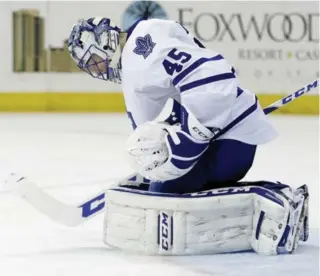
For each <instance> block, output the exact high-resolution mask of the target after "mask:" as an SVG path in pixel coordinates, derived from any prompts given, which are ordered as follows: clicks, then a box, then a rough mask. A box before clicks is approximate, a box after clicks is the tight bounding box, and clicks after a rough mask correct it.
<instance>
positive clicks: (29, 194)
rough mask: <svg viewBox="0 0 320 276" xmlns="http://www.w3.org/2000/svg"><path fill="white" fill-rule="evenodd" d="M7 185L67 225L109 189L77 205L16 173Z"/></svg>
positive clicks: (90, 213) (96, 206)
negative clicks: (59, 197)
mask: <svg viewBox="0 0 320 276" xmlns="http://www.w3.org/2000/svg"><path fill="white" fill-rule="evenodd" d="M318 85H319V80H315V81H314V82H312V83H309V84H307V85H306V86H304V87H302V88H301V89H299V90H297V91H296V92H294V93H292V94H290V95H288V96H286V97H284V98H283V99H281V100H279V101H277V102H275V103H273V104H271V105H269V106H268V107H266V108H265V109H264V113H265V114H269V113H271V112H273V111H275V110H277V109H278V108H280V107H281V106H284V105H286V104H288V103H289V102H291V101H293V100H295V99H297V98H299V97H301V96H302V95H304V94H306V93H308V92H309V91H310V90H312V89H313V88H317V87H318ZM6 185H7V186H8V188H9V189H10V190H11V191H13V192H14V193H16V194H18V195H20V196H21V197H22V198H23V199H24V200H25V201H27V202H28V203H29V204H30V205H32V206H33V207H34V208H35V209H37V210H38V211H39V212H41V213H43V214H45V215H46V216H48V217H49V218H50V219H52V220H53V221H56V222H59V223H61V224H64V225H66V226H77V225H79V224H81V223H82V222H84V221H86V220H87V219H90V218H92V217H94V216H95V215H97V214H99V213H100V212H102V211H103V209H104V207H105V201H106V198H105V194H106V191H107V190H108V189H104V190H102V191H100V192H99V193H98V194H96V195H95V196H92V197H90V198H88V199H87V200H85V201H83V202H82V203H81V204H80V205H78V206H77V205H70V204H66V203H63V202H61V201H59V200H57V199H55V198H54V197H52V196H51V195H50V194H48V193H47V192H45V191H44V190H43V189H41V188H40V187H38V186H37V185H35V184H33V183H31V182H29V181H28V180H27V179H26V178H24V177H21V176H18V175H15V174H11V176H10V177H9V179H8V181H7V182H6Z"/></svg>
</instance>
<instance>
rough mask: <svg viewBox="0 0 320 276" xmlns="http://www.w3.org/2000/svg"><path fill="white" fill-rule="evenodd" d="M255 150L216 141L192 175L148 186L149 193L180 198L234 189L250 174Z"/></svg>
mask: <svg viewBox="0 0 320 276" xmlns="http://www.w3.org/2000/svg"><path fill="white" fill-rule="evenodd" d="M256 148H257V146H256V145H249V144H246V143H243V142H240V141H237V140H231V139H223V140H216V141H214V142H213V143H212V144H211V145H210V146H209V148H208V149H207V151H206V152H205V153H204V154H203V155H202V156H201V158H200V160H199V161H198V163H197V164H196V165H195V166H194V167H193V168H192V170H191V171H189V172H188V173H187V174H185V175H183V176H182V177H179V178H177V179H173V180H169V181H165V182H161V181H155V182H151V183H150V187H149V191H151V192H161V193H179V194H182V193H192V192H197V191H204V190H209V189H214V188H221V187H230V186H234V185H235V184H234V183H235V182H237V181H240V180H241V179H242V178H243V177H245V175H246V174H247V173H248V171H249V170H250V168H251V166H252V164H253V161H254V157H255V153H256Z"/></svg>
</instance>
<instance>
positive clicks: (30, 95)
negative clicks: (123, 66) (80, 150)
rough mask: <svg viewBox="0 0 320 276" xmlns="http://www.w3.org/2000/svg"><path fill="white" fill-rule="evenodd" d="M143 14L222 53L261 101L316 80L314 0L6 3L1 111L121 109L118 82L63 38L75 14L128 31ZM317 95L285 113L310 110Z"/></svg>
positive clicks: (1, 10) (0, 48) (0, 7)
mask: <svg viewBox="0 0 320 276" xmlns="http://www.w3.org/2000/svg"><path fill="white" fill-rule="evenodd" d="M145 15H147V16H149V18H163V19H170V20H175V21H178V22H180V23H181V24H182V25H184V26H185V27H186V28H188V29H189V31H190V32H191V33H192V34H193V35H194V36H196V37H197V38H198V39H199V40H200V41H201V42H203V44H204V45H205V46H206V47H207V48H211V49H213V50H215V51H217V52H220V53H221V54H222V55H223V56H224V57H225V58H226V59H228V60H229V62H230V63H232V64H233V65H234V67H235V68H236V72H237V75H238V77H239V81H240V84H241V86H242V87H244V88H248V89H250V90H252V91H254V92H255V93H257V94H258V95H259V97H260V98H261V101H262V102H263V104H264V103H265V104H267V103H268V102H271V101H272V100H273V99H277V98H279V97H281V95H285V94H289V93H292V92H294V91H295V90H297V89H299V88H300V87H301V86H303V85H304V84H306V83H308V82H310V81H312V80H314V79H316V78H318V77H319V3H318V2H317V1H314V2H307V1H301V2H297V1H295V2H289V1H286V2H274V1H270V2H269V1H268V2H262V1H255V2H254V1H248V2H243V1H241V2H240V1H239V2H238V1H235V2H231V1H203V2H202V1H186V2H182V1H176V2H174V1H158V2H154V1H97V2H86V1H34V2H28V1H20V2H16V1H7V2H0V22H1V26H5V27H2V28H1V37H2V38H3V40H2V43H1V44H0V58H1V61H2V62H1V65H0V73H1V86H0V109H1V110H14V109H16V110H20V109H24V110H28V109H38V110H67V111H69V110H71V111H72V110H80V111H81V110H85V109H86V110H88V111H90V110H91V111H122V110H124V105H123V102H122V97H121V87H120V86H119V85H116V84H112V83H109V82H104V81H101V80H97V79H93V78H91V77H90V76H88V75H86V74H85V73H83V72H81V71H80V70H79V69H78V68H77V66H76V64H75V63H74V62H73V61H72V60H71V58H70V57H69V54H68V51H67V43H66V40H67V38H68V36H69V32H70V30H71V27H72V25H73V24H75V23H76V22H77V20H78V19H80V18H89V17H94V16H102V17H111V18H112V20H113V21H114V22H115V23H116V24H117V25H118V26H120V27H121V28H122V29H123V30H126V29H127V28H128V27H130V26H131V25H132V24H133V23H134V22H135V21H136V20H138V19H140V18H141V17H143V16H145ZM312 95H313V96H312ZM317 95H318V91H317V90H314V91H312V92H310V95H308V96H305V98H307V99H306V100H302V101H303V102H304V103H302V104H300V105H297V104H291V106H292V107H290V110H288V111H289V112H296V111H297V112H300V111H301V110H300V111H299V110H296V109H297V108H298V109H299V108H300V109H301V107H303V109H304V110H303V113H310V112H311V113H314V112H315V109H317V105H316V106H314V105H315V104H314V102H315V101H317V98H315V97H317ZM311 98H312V100H311ZM306 101H307V102H306ZM107 102H108V103H107ZM310 102H311V104H310ZM21 103H23V104H21ZM89 103H90V104H89ZM17 104H18V106H17V107H16V108H14V106H15V105H17ZM309 105H310V108H309ZM311 105H313V107H311ZM31 106H32V107H31ZM295 106H296V107H295ZM37 107H38V108H37ZM306 109H307V110H306ZM301 112H302V111H301Z"/></svg>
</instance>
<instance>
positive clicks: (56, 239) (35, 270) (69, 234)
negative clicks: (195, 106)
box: [0, 114, 319, 276]
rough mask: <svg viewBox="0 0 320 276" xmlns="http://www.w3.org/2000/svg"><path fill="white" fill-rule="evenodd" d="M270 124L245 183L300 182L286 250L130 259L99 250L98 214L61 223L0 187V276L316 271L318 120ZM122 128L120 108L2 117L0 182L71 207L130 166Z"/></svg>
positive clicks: (305, 274) (278, 119)
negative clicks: (294, 243) (304, 199)
mask: <svg viewBox="0 0 320 276" xmlns="http://www.w3.org/2000/svg"><path fill="white" fill-rule="evenodd" d="M271 120H272V122H273V123H274V125H275V126H276V128H277V130H278V131H279V138H278V139H277V140H276V141H274V142H272V143H270V144H268V145H264V146H261V148H260V149H259V151H258V154H257V158H256V162H255V164H254V166H253V168H252V170H251V171H250V173H249V174H248V176H247V179H249V180H258V179H267V180H279V181H282V182H284V183H288V184H291V185H293V186H295V187H297V186H299V185H301V184H304V183H307V184H309V187H310V193H311V199H310V205H311V208H310V209H311V210H310V215H311V227H312V232H311V237H310V240H309V241H308V242H307V243H306V244H303V245H302V246H301V247H299V249H298V251H297V253H296V254H294V255H282V256H276V257H262V256H258V255H256V254H254V253H252V254H251V253H248V254H225V255H215V256H195V257H170V258H169V257H150V256H136V255H132V254H128V253H124V252H120V251H117V250H112V249H109V248H107V247H105V246H104V244H103V243H102V216H101V215H100V216H97V217H95V218H94V219H92V220H90V221H88V222H86V223H85V224H84V225H82V226H79V227H76V228H67V227H63V226H60V225H57V224H55V223H54V222H51V221H50V220H49V219H48V218H46V217H45V216H43V215H42V214H39V213H38V212H37V211H36V210H34V209H33V208H32V207H30V206H29V205H27V204H26V203H25V202H23V201H22V200H21V199H19V198H17V197H15V196H14V195H11V194H10V193H8V192H7V191H4V190H0V275H1V276H13V275H14V276H53V275H55V276H58V275H59V276H69V275H75V276H82V275H86V276H87V275H106V276H114V275H116V276H120V275H126V276H133V275H142V276H143V275H152V276H156V275H165V276H171V275H181V276H182V275H183V276H193V275H198V276H201V275H212V276H231V275H241V276H243V275H245V276H251V275H252V276H253V275H254V276H255V275H259V276H266V275H268V276H269V275H272V276H278V275H281V276H286V275H288V276H289V275H290V276H296V275H301V276H316V275H319V237H318V235H319V232H318V229H319V227H318V223H319V202H318V200H319V156H318V153H319V147H318V143H319V133H318V132H319V126H318V117H296V116H290V117H288V116H287V117H285V116H273V117H272V118H271ZM129 131H130V129H129V122H128V121H127V119H126V117H125V116H124V115H122V114H119V115H102V114H99V115H97V114H93V115H87V114H86V115H80V114H78V115H75V114H72V115H71V114H70V115H67V114H17V115H12V114H2V115H0V134H1V135H0V183H1V182H2V181H3V180H4V179H5V177H6V175H7V174H8V173H9V172H10V171H17V172H20V173H22V174H24V175H26V176H27V177H29V179H30V180H32V181H34V182H36V183H37V184H38V185H39V186H41V187H44V188H46V189H47V191H48V192H50V193H51V194H52V195H54V196H56V197H57V198H59V199H61V200H64V201H66V202H69V203H77V202H79V201H81V200H82V199H83V198H86V197H87V195H89V194H94V193H96V191H99V190H100V189H101V188H102V187H105V186H107V185H111V184H112V183H113V181H114V179H116V178H118V177H121V176H123V175H125V174H127V173H130V172H131V171H130V168H129V167H128V165H127V163H126V161H125V157H124V154H123V146H124V141H125V139H126V135H127V133H129Z"/></svg>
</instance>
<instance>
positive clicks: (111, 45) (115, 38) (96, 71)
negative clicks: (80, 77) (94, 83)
mask: <svg viewBox="0 0 320 276" xmlns="http://www.w3.org/2000/svg"><path fill="white" fill-rule="evenodd" d="M120 31H121V30H120V28H118V27H116V26H115V25H114V24H113V23H112V22H111V21H110V19H108V18H101V17H95V18H90V19H88V20H80V21H79V22H78V23H77V24H76V25H74V26H73V28H72V31H71V34H70V37H69V40H68V50H69V53H70V55H71V57H72V59H73V60H74V61H75V62H76V63H77V65H78V67H79V68H80V69H81V70H83V71H85V72H86V73H88V74H89V75H91V76H92V77H94V78H98V79H101V80H106V81H112V82H115V83H121V59H120V57H121V49H120V41H119V34H120Z"/></svg>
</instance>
